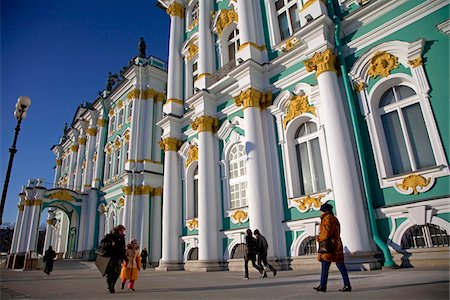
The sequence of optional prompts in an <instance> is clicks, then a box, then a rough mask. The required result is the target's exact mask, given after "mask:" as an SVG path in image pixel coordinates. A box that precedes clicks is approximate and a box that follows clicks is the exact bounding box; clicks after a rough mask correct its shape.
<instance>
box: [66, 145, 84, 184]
mask: <svg viewBox="0 0 450 300" xmlns="http://www.w3.org/2000/svg"><path fill="white" fill-rule="evenodd" d="M78 147H79V146H78V144H73V145H72V146H71V147H70V165H69V174H68V175H69V178H68V179H67V188H68V189H71V190H75V172H77V173H79V172H81V170H77V167H78V166H77V156H78Z"/></svg>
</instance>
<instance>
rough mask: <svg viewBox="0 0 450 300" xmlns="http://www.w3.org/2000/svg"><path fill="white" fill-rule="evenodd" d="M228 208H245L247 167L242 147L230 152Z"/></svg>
mask: <svg viewBox="0 0 450 300" xmlns="http://www.w3.org/2000/svg"><path fill="white" fill-rule="evenodd" d="M229 158H230V159H229V161H230V202H231V203H230V208H231V209H234V208H238V207H243V206H247V167H246V161H245V160H246V154H245V149H244V145H242V144H236V145H234V146H233V148H231V150H230V157H229Z"/></svg>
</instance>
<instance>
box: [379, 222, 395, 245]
mask: <svg viewBox="0 0 450 300" xmlns="http://www.w3.org/2000/svg"><path fill="white" fill-rule="evenodd" d="M376 223H377V229H378V235H379V236H380V238H381V240H382V241H387V240H388V237H389V234H390V233H391V229H392V225H391V221H390V220H389V218H383V219H377V220H376Z"/></svg>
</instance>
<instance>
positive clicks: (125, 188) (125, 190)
mask: <svg viewBox="0 0 450 300" xmlns="http://www.w3.org/2000/svg"><path fill="white" fill-rule="evenodd" d="M131 191H132V188H131V186H123V187H122V192H123V194H124V195H131Z"/></svg>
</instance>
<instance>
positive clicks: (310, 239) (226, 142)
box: [9, 0, 450, 271]
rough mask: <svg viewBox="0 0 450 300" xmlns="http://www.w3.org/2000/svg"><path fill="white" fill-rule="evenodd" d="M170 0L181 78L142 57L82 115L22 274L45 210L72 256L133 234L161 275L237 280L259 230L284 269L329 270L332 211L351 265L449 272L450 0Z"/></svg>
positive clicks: (174, 66) (25, 197) (59, 160)
mask: <svg viewBox="0 0 450 300" xmlns="http://www.w3.org/2000/svg"><path fill="white" fill-rule="evenodd" d="M156 5H157V6H158V7H159V8H162V9H164V10H166V11H167V14H168V22H170V35H169V40H168V41H167V42H168V44H169V54H168V63H167V67H166V65H165V62H163V61H161V60H158V59H156V58H154V57H150V58H140V57H137V58H135V59H134V60H133V63H132V64H130V66H128V67H127V68H126V69H125V70H123V72H122V73H121V78H120V80H118V82H117V83H115V84H114V86H113V88H110V89H107V90H105V91H103V93H102V94H101V95H100V96H99V97H97V98H96V99H95V100H94V101H93V102H92V103H84V104H83V105H81V106H80V107H79V108H78V109H77V111H76V113H75V115H74V118H73V121H72V123H71V124H70V126H69V127H68V129H67V130H65V132H64V135H63V137H62V138H61V139H60V142H59V143H58V144H56V145H54V146H53V147H52V151H53V152H54V153H55V155H56V168H55V177H54V182H53V187H52V188H48V187H44V186H43V184H42V181H43V180H41V179H34V180H30V181H29V183H28V185H26V186H24V188H23V190H22V192H21V193H20V194H19V204H18V208H19V209H18V214H17V221H16V231H15V234H14V240H13V245H12V249H11V256H10V262H9V266H10V267H16V268H20V267H21V265H23V260H24V258H25V259H26V257H27V256H26V254H27V253H29V252H33V251H36V249H37V248H36V247H37V234H38V226H39V224H40V222H41V220H40V216H41V212H42V210H43V209H45V208H48V217H47V231H46V239H45V246H44V248H47V246H48V245H53V246H54V247H57V250H58V252H59V253H60V255H61V256H62V257H66V258H70V257H74V258H75V257H78V258H83V259H93V258H94V257H95V254H94V251H95V249H96V247H97V245H98V243H99V241H100V240H101V238H102V237H103V236H104V235H105V234H106V233H108V232H109V231H110V230H111V229H112V228H113V226H116V225H118V224H123V225H124V226H125V227H126V237H127V240H129V239H131V238H136V239H137V240H138V243H139V245H140V246H141V248H143V247H146V248H147V249H149V255H150V260H151V263H152V265H154V266H156V267H157V269H158V270H167V271H169V270H180V269H184V270H187V271H215V270H227V269H228V270H238V269H241V268H242V267H243V263H242V257H243V250H244V247H245V246H244V242H245V239H244V237H245V231H246V229H247V228H250V229H252V230H254V229H259V230H260V232H261V233H262V234H263V235H264V236H265V237H266V239H267V241H268V244H269V249H268V256H269V259H270V260H271V261H272V262H273V263H274V264H276V265H277V266H278V268H280V269H290V268H292V269H304V268H311V267H317V266H319V264H318V263H317V258H316V255H315V254H316V251H317V246H316V243H315V240H314V237H315V236H316V235H317V234H318V229H319V224H320V218H319V216H320V211H319V207H320V205H321V204H323V203H330V204H332V205H333V207H334V211H335V214H336V215H337V217H338V218H339V221H340V224H341V238H342V241H343V244H344V251H345V254H346V264H347V265H348V267H349V268H350V269H357V270H369V269H377V268H380V267H382V266H385V267H394V266H395V265H397V266H410V265H412V266H416V265H418V264H447V265H448V256H449V233H450V201H449V200H450V199H449V198H450V196H449V194H450V180H449V179H450V177H449V175H450V174H449V163H448V161H449V153H450V152H449V151H450V143H449V141H450V128H449V121H448V114H449V111H450V107H449V103H450V101H449V99H450V94H449V45H450V41H449V34H450V21H449V11H450V9H449V1H447V0H428V1H423V0H410V1H407V0H397V1H390V0H372V1H364V0H363V1H361V0H359V1H356V0H309V1H308V0H189V1H188V0H158V1H156ZM169 19H170V20H169ZM150 42H151V41H150ZM44 217H45V216H44Z"/></svg>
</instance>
